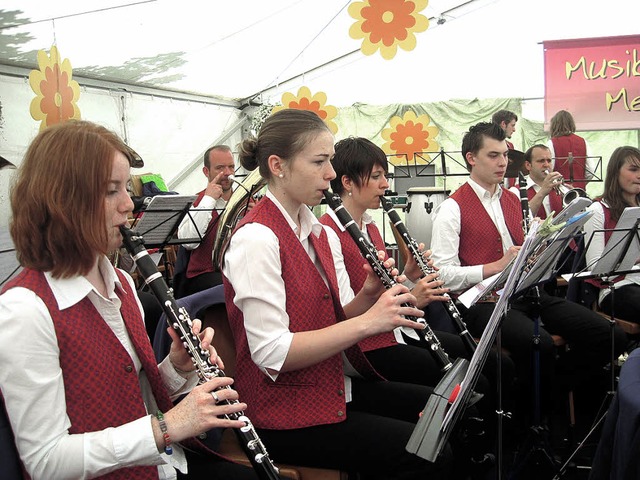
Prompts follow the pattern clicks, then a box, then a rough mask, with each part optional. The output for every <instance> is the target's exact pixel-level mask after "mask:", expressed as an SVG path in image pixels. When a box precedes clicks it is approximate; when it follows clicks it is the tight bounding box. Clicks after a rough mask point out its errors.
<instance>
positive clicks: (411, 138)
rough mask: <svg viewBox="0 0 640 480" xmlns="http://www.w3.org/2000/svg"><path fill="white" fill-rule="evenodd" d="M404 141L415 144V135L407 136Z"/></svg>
mask: <svg viewBox="0 0 640 480" xmlns="http://www.w3.org/2000/svg"><path fill="white" fill-rule="evenodd" d="M404 141H405V143H406V144H407V145H413V142H414V140H413V137H405V139H404Z"/></svg>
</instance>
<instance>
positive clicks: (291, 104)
mask: <svg viewBox="0 0 640 480" xmlns="http://www.w3.org/2000/svg"><path fill="white" fill-rule="evenodd" d="M326 103H327V94H326V93H324V92H318V93H316V94H315V95H313V96H312V95H311V90H309V87H300V89H299V90H298V95H297V96H296V95H294V94H293V93H291V92H285V93H284V94H282V105H280V106H277V107H274V108H273V110H272V111H271V113H275V112H277V111H278V110H284V109H285V108H294V109H296V110H311V111H312V112H315V113H317V114H318V116H319V117H320V118H321V119H322V120H324V123H326V124H327V127H329V130H331V132H332V133H333V134H334V135H335V134H336V133H337V132H338V126H337V125H336V124H335V122H334V121H333V119H334V118H335V117H336V115H337V114H338V109H337V108H336V107H334V106H332V105H326Z"/></svg>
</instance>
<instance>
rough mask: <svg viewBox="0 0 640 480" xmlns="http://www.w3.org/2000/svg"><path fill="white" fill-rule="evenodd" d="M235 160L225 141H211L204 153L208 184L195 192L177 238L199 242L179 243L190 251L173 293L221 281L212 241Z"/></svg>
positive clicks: (186, 292) (228, 192)
mask: <svg viewBox="0 0 640 480" xmlns="http://www.w3.org/2000/svg"><path fill="white" fill-rule="evenodd" d="M234 171H235V163H234V161H233V154H232V153H231V149H230V148H229V147H228V146H227V145H214V146H213V147H211V148H209V149H207V151H206V152H205V153H204V166H203V167H202V172H203V173H204V176H205V177H207V187H206V188H205V189H204V190H202V191H200V192H199V193H198V198H197V199H196V201H195V202H194V203H193V210H192V211H191V212H190V215H187V216H186V217H185V218H184V219H183V220H182V223H180V226H179V227H178V238H199V237H202V241H201V242H200V243H187V244H184V245H182V246H183V247H184V248H185V249H186V250H187V251H189V253H190V255H189V260H188V264H187V269H186V273H185V275H184V276H183V278H181V279H180V280H179V281H178V279H177V278H176V281H177V282H176V283H178V285H174V289H175V290H176V297H183V296H186V295H190V294H192V293H196V292H200V291H202V290H206V289H207V288H210V287H213V286H215V285H220V284H221V283H222V276H221V274H220V272H218V271H217V268H215V267H214V265H213V263H212V259H211V256H212V254H213V244H214V241H215V238H216V232H217V226H218V217H219V215H220V213H221V212H222V210H224V208H225V207H226V205H227V201H228V200H229V198H230V197H231V193H233V191H232V189H231V186H232V183H233V182H232V181H231V180H230V179H229V175H233V172H234Z"/></svg>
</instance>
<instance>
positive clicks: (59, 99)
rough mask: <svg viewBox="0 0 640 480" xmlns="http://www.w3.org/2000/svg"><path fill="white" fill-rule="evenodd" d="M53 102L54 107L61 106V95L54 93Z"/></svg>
mask: <svg viewBox="0 0 640 480" xmlns="http://www.w3.org/2000/svg"><path fill="white" fill-rule="evenodd" d="M53 101H54V102H55V104H56V107H61V106H62V95H60V92H56V94H55V95H54V96H53Z"/></svg>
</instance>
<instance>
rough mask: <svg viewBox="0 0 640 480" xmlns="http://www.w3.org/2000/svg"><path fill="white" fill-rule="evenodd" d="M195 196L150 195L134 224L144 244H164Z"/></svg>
mask: <svg viewBox="0 0 640 480" xmlns="http://www.w3.org/2000/svg"><path fill="white" fill-rule="evenodd" d="M196 198H198V197H197V196H196V195H156V196H155V197H152V198H151V201H150V202H149V205H147V208H146V209H145V210H144V212H142V215H141V217H140V219H139V220H138V221H137V222H136V223H135V225H134V228H135V229H136V230H137V231H138V233H139V234H140V235H142V236H143V237H144V241H145V245H147V246H149V245H165V244H166V243H167V242H168V241H169V240H170V238H171V236H172V235H173V233H174V231H175V230H176V228H177V226H178V224H179V223H180V221H181V220H182V217H184V215H185V213H186V211H187V208H188V207H189V206H190V205H191V204H192V203H193V202H195V200H196Z"/></svg>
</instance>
